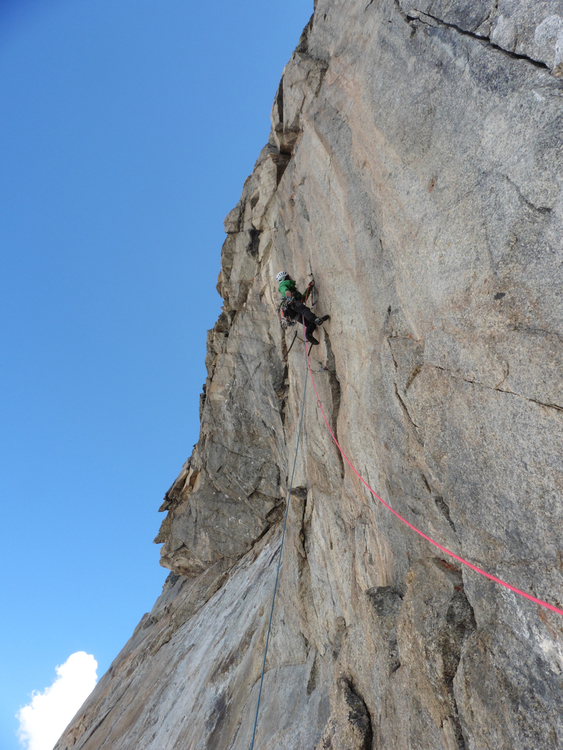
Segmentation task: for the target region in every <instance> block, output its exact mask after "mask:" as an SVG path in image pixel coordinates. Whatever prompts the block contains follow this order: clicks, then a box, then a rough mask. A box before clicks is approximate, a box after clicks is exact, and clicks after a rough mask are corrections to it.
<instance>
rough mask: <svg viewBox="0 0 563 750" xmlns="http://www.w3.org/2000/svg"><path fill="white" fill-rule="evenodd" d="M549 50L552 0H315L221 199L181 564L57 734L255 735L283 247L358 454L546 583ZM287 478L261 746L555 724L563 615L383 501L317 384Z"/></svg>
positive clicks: (180, 484)
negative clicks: (237, 183) (259, 133)
mask: <svg viewBox="0 0 563 750" xmlns="http://www.w3.org/2000/svg"><path fill="white" fill-rule="evenodd" d="M562 61H563V6H562V5H561V3H560V2H556V1H555V0H541V1H538V2H535V3H533V4H530V3H525V2H524V1H523V0H511V2H508V0H471V1H469V0H432V2H431V1H430V0H419V1H417V0H371V2H370V0H362V2H357V0H346V1H345V2H344V0H317V2H316V7H315V12H314V15H313V17H312V19H311V22H310V23H309V24H308V26H307V28H306V29H305V32H304V34H303V36H302V38H301V40H300V42H299V45H298V47H297V50H296V51H295V53H294V54H293V56H292V58H291V60H290V62H289V63H288V65H287V66H286V68H285V70H284V73H283V77H282V81H281V83H280V86H279V89H278V92H277V94H276V97H275V101H274V106H273V110H272V133H271V137H270V140H269V143H268V144H267V145H266V147H265V148H264V149H263V151H262V153H261V154H260V157H259V159H258V161H257V163H256V166H255V169H254V172H253V174H252V175H251V176H250V177H249V178H248V180H247V181H246V183H245V185H244V189H243V193H242V197H241V200H240V202H239V204H238V205H237V206H236V208H235V209H233V211H231V213H230V214H229V215H228V216H227V218H226V220H225V229H226V232H227V239H226V241H225V244H224V246H223V250H222V267H221V273H220V275H219V281H218V289H219V291H220V293H221V295H222V296H223V299H224V301H225V304H224V310H223V312H222V314H221V316H220V317H219V320H218V321H217V324H216V325H215V327H214V329H213V330H212V331H210V332H209V338H208V355H207V361H206V364H207V373H208V377H207V381H206V385H205V389H204V393H203V394H202V397H201V435H200V439H199V442H198V444H197V446H196V448H195V450H194V453H193V455H192V456H191V458H190V459H189V460H188V462H187V463H186V465H185V466H184V468H183V470H182V473H181V474H180V476H179V478H178V480H177V481H176V482H175V484H174V485H173V487H172V488H171V490H169V492H168V493H167V495H166V498H165V502H164V504H163V506H162V510H164V511H167V516H166V518H165V520H164V523H163V525H162V528H161V531H160V533H159V536H158V537H157V541H158V542H161V543H163V548H162V562H163V564H164V565H165V566H166V567H168V568H170V570H171V571H172V572H171V576H170V578H169V580H168V582H167V584H166V586H165V590H164V591H163V594H162V596H161V597H160V599H159V600H158V601H157V603H156V604H155V607H154V609H153V611H152V612H151V613H150V614H149V615H146V616H145V617H144V618H143V620H142V621H141V623H140V625H139V626H138V628H137V630H136V631H135V633H134V635H133V636H132V638H131V640H130V641H129V643H128V644H127V645H126V646H125V648H124V649H123V651H122V652H121V654H120V655H119V656H118V657H117V659H116V660H115V662H114V664H113V665H112V667H111V668H110V670H109V672H108V673H107V674H106V675H105V676H104V678H103V679H102V680H101V682H100V683H99V685H98V687H97V688H96V690H95V691H94V693H93V694H92V696H91V697H90V698H89V699H88V701H87V703H86V704H85V706H84V707H83V709H82V710H81V712H80V713H79V715H78V716H77V717H76V719H75V721H74V722H73V724H72V725H71V726H70V727H69V728H68V729H67V731H66V733H65V734H64V735H63V737H62V738H61V740H60V742H59V744H58V745H57V748H58V750H63V749H64V750H70V748H73V749H75V750H100V749H101V748H108V749H109V748H112V750H133V748H134V749H135V750H144V749H147V750H149V749H150V750H172V749H176V748H194V749H195V748H198V750H199V749H201V750H204V749H205V750H223V749H224V750H227V748H228V749H229V750H242V749H243V748H248V746H249V744H250V737H251V735H252V725H253V721H254V711H255V707H256V699H257V693H258V681H259V677H260V669H261V663H262V658H263V650H264V643H265V636H266V628H267V621H268V613H269V600H270V597H271V593H272V587H273V581H274V576H275V567H276V565H275V563H276V559H277V557H276V556H277V551H278V549H279V544H280V532H281V524H280V519H281V517H282V515H283V511H284V508H285V501H286V500H285V499H286V493H287V488H288V487H287V485H288V473H289V470H290V463H291V462H292V460H293V453H294V450H295V446H296V439H297V428H298V419H299V410H300V404H301V399H302V397H303V389H304V388H305V382H306V370H305V362H304V354H303V348H302V347H303V344H302V343H301V342H299V341H297V342H296V344H295V345H294V346H292V347H291V343H292V340H293V333H294V330H290V331H289V332H286V331H284V330H282V328H281V327H280V325H279V321H278V319H277V316H276V304H277V292H276V288H275V281H274V277H275V273H276V272H277V271H278V270H280V269H282V268H283V269H287V270H288V271H290V272H291V274H292V275H293V276H294V277H295V278H296V279H297V280H298V281H299V282H300V284H301V285H304V284H306V283H307V282H308V280H309V278H310V276H311V274H314V277H315V279H316V281H317V285H318V293H319V296H318V303H317V308H316V309H318V310H319V312H322V313H329V314H330V315H331V320H330V322H329V323H327V324H326V325H325V327H324V329H323V332H322V333H320V338H321V344H320V346H318V347H316V348H315V349H314V350H313V352H312V359H313V369H314V370H315V371H316V374H315V378H316V382H317V387H318V390H319V397H320V399H321V401H322V403H323V406H324V408H325V411H326V413H327V417H328V419H329V421H330V422H331V424H332V427H333V430H334V431H335V432H336V434H337V436H338V440H339V442H340V443H341V445H342V446H343V448H344V450H345V452H346V454H347V455H348V456H350V458H351V459H352V460H353V462H354V464H355V465H356V467H357V468H358V470H359V471H360V473H361V474H362V475H363V476H364V477H365V478H366V480H367V481H368V482H369V483H370V484H371V485H372V486H373V487H374V488H375V489H376V490H377V491H378V492H379V493H380V494H381V496H382V497H383V498H384V499H385V501H386V502H388V503H389V504H390V505H391V506H392V507H393V508H395V509H396V510H397V511H398V512H399V513H401V514H402V515H404V516H405V517H406V518H407V519H408V520H409V521H410V522H411V523H413V524H414V525H416V526H418V527H419V528H421V529H422V530H423V531H424V532H425V533H428V534H430V535H431V536H432V537H434V538H435V539H437V540H439V541H440V542H441V543H442V544H443V545H445V546H446V547H448V548H449V549H452V550H453V551H455V552H456V553H458V554H460V555H462V556H463V557H465V558H467V559H470V560H471V561H473V562H474V563H476V564H477V565H479V566H481V567H483V568H485V569H486V570H488V571H489V572H491V573H493V574H494V575H497V576H499V577H500V578H503V579H505V580H508V581H510V583H512V584H513V585H515V586H518V587H519V588H522V589H524V590H526V591H529V592H530V593H532V594H533V595H535V596H538V597H540V598H541V599H545V600H547V601H549V602H551V603H553V604H555V605H556V606H559V607H561V606H562V605H563V548H562V546H561V528H562V521H563V502H562V491H563V458H562V456H563V451H562V448H563V367H562V364H561V362H562V354H563V293H562V289H563V248H562V240H561V237H562V236H563V232H562V212H563V203H562V175H563V169H562V166H563V164H562V162H563V149H562V138H563V136H562V133H563V131H562V122H563V83H562V81H561V79H560V75H561V73H562V70H563V69H562ZM298 336H299V333H298ZM290 347H291V349H290ZM294 486H295V491H294V492H293V494H292V497H291V501H290V507H289V522H288V524H289V525H288V532H287V537H286V542H285V547H284V559H283V566H282V572H281V579H280V588H279V591H278V598H277V602H276V609H275V613H274V619H273V626H272V637H271V641H270V649H269V653H268V662H267V669H266V674H265V680H264V689H263V693H262V703H261V710H260V716H259V722H258V732H257V742H256V745H255V747H259V748H261V750H266V749H267V748H270V749H271V750H273V749H274V748H276V749H277V748H282V747H283V748H287V749H288V750H289V748H295V750H298V749H301V748H311V749H316V750H326V749H328V748H332V749H333V750H352V749H354V750H355V749H356V748H357V749H358V750H359V749H360V748H361V749H365V748H387V749H389V750H391V749H394V750H395V749H396V750H404V749H405V748H413V749H414V748H421V749H424V750H426V749H430V748H431V749H432V750H489V749H490V750H499V749H502V750H504V749H506V750H531V749H532V748H533V749H538V750H539V749H540V748H541V750H556V749H557V748H560V747H563V697H562V696H563V690H562V688H563V677H562V671H563V619H562V618H561V617H560V616H559V615H557V614H555V613H551V612H549V611H547V610H542V609H540V608H538V607H537V606H535V605H533V604H532V603H530V602H528V601H526V600H523V599H521V598H519V597H516V596H515V595H514V594H512V593H510V592H508V591H506V590H504V589H501V588H499V587H498V586H496V585H495V584H493V583H491V582H490V581H488V580H486V579H484V578H482V577H480V576H478V575H476V574H474V573H473V572H471V571H468V570H466V569H460V567H459V565H458V564H457V563H456V562H455V561H452V560H451V559H445V556H443V555H441V554H439V553H438V551H437V550H436V549H435V548H434V547H432V546H430V545H428V543H427V542H425V541H424V540H422V539H420V538H419V537H417V536H416V535H415V534H413V533H412V532H411V531H410V530H409V529H408V528H406V527H404V526H402V525H401V524H400V523H399V522H398V521H397V519H396V518H395V517H394V516H392V515H391V514H390V513H389V512H388V511H387V510H386V509H385V508H384V507H383V506H381V505H380V504H378V502H377V500H375V498H373V497H372V496H371V495H369V494H368V493H367V491H366V490H365V488H364V486H363V485H362V484H361V483H360V482H359V481H358V479H357V478H356V476H355V475H354V474H353V473H352V472H351V470H350V469H349V467H348V465H347V464H346V463H343V461H342V459H341V457H340V454H339V452H338V451H337V449H336V447H335V445H334V443H333V441H332V438H331V437H330V435H329V434H328V432H327V431H326V429H325V427H324V423H323V421H322V418H321V416H320V414H319V410H318V407H317V404H316V398H315V396H314V394H313V393H312V392H311V391H309V392H308V393H307V394H306V395H305V430H304V435H303V437H302V444H301V447H300V449H299V452H298V459H297V466H296V478H295V483H294Z"/></svg>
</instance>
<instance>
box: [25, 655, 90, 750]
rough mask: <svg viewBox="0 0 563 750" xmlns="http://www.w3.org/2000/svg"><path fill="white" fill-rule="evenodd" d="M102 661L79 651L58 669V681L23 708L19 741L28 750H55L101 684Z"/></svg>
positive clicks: (35, 693) (34, 696)
mask: <svg viewBox="0 0 563 750" xmlns="http://www.w3.org/2000/svg"><path fill="white" fill-rule="evenodd" d="M97 668H98V662H97V661H96V660H95V659H94V657H93V656H90V654H86V653H85V652H84V651H77V652H76V653H75V654H71V655H70V656H69V657H68V659H67V660H66V661H65V663H64V664H62V665H61V666H60V667H57V668H56V671H57V678H56V680H55V681H54V682H53V684H52V685H51V687H48V688H45V690H44V691H43V692H42V693H37V692H35V691H34V692H33V693H32V696H31V703H30V704H29V705H27V706H25V707H24V708H21V709H20V710H19V711H18V713H17V716H16V718H17V719H18V720H19V722H20V727H19V730H18V739H19V741H20V743H21V744H22V745H23V746H24V747H25V748H26V750H53V747H54V746H55V744H56V742H57V740H58V739H59V737H60V736H61V734H62V733H63V732H64V730H65V729H66V727H67V725H68V723H69V722H70V720H71V719H72V717H73V716H74V714H75V713H76V712H77V711H78V709H79V708H80V706H81V705H82V704H83V703H84V701H85V700H86V698H87V697H88V696H89V695H90V693H91V692H92V690H93V689H94V686H95V685H96V682H97V676H96V669H97Z"/></svg>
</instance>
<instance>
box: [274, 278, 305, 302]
mask: <svg viewBox="0 0 563 750" xmlns="http://www.w3.org/2000/svg"><path fill="white" fill-rule="evenodd" d="M279 290H280V294H281V296H282V297H283V298H284V299H285V298H286V297H285V293H286V292H291V293H292V294H293V296H294V297H295V299H303V295H302V294H301V292H299V291H298V290H297V285H296V283H295V281H293V279H284V280H283V281H282V282H281V283H280V286H279Z"/></svg>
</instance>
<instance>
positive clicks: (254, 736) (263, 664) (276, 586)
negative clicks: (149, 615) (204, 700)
mask: <svg viewBox="0 0 563 750" xmlns="http://www.w3.org/2000/svg"><path fill="white" fill-rule="evenodd" d="M303 326H305V318H303ZM296 335H297V334H296ZM305 354H307V344H305ZM308 367H309V362H308V360H307V368H306V369H305V385H304V386H303V400H302V402H301V416H300V417H299V431H298V433H297V443H296V444H295V457H294V459H293V469H292V470H291V480H290V482H289V491H288V493H287V503H286V506H285V517H284V521H283V530H282V537H281V543H280V550H279V557H278V567H277V570H276V582H275V584H274V593H273V594H272V606H271V608H270V621H269V623H268V632H267V634H266V647H265V648H264V660H263V662H262V674H261V675H260V689H259V690H258V701H257V703H256V716H255V718H254V729H253V730H252V742H251V743H250V750H254V740H255V738H256V727H257V726H258V711H259V710H260V698H261V697H262V685H263V684H264V672H265V670H266V656H267V655H268V645H269V643H270V631H271V629H272V618H273V616H274V604H275V602H276V593H277V591H278V580H279V577H280V567H281V561H282V552H283V543H284V539H285V529H286V526H287V516H288V513H289V501H290V500H291V490H292V489H293V477H294V476H295V466H296V464H297V452H298V450H299V440H300V438H301V427H302V425H303V414H304V413H305V396H306V394H307V369H308Z"/></svg>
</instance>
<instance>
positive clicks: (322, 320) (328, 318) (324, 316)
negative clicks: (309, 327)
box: [315, 315, 330, 326]
mask: <svg viewBox="0 0 563 750" xmlns="http://www.w3.org/2000/svg"><path fill="white" fill-rule="evenodd" d="M325 320H330V315H323V317H322V318H317V319H316V320H315V325H318V326H322V324H323V323H324V322H325Z"/></svg>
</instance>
